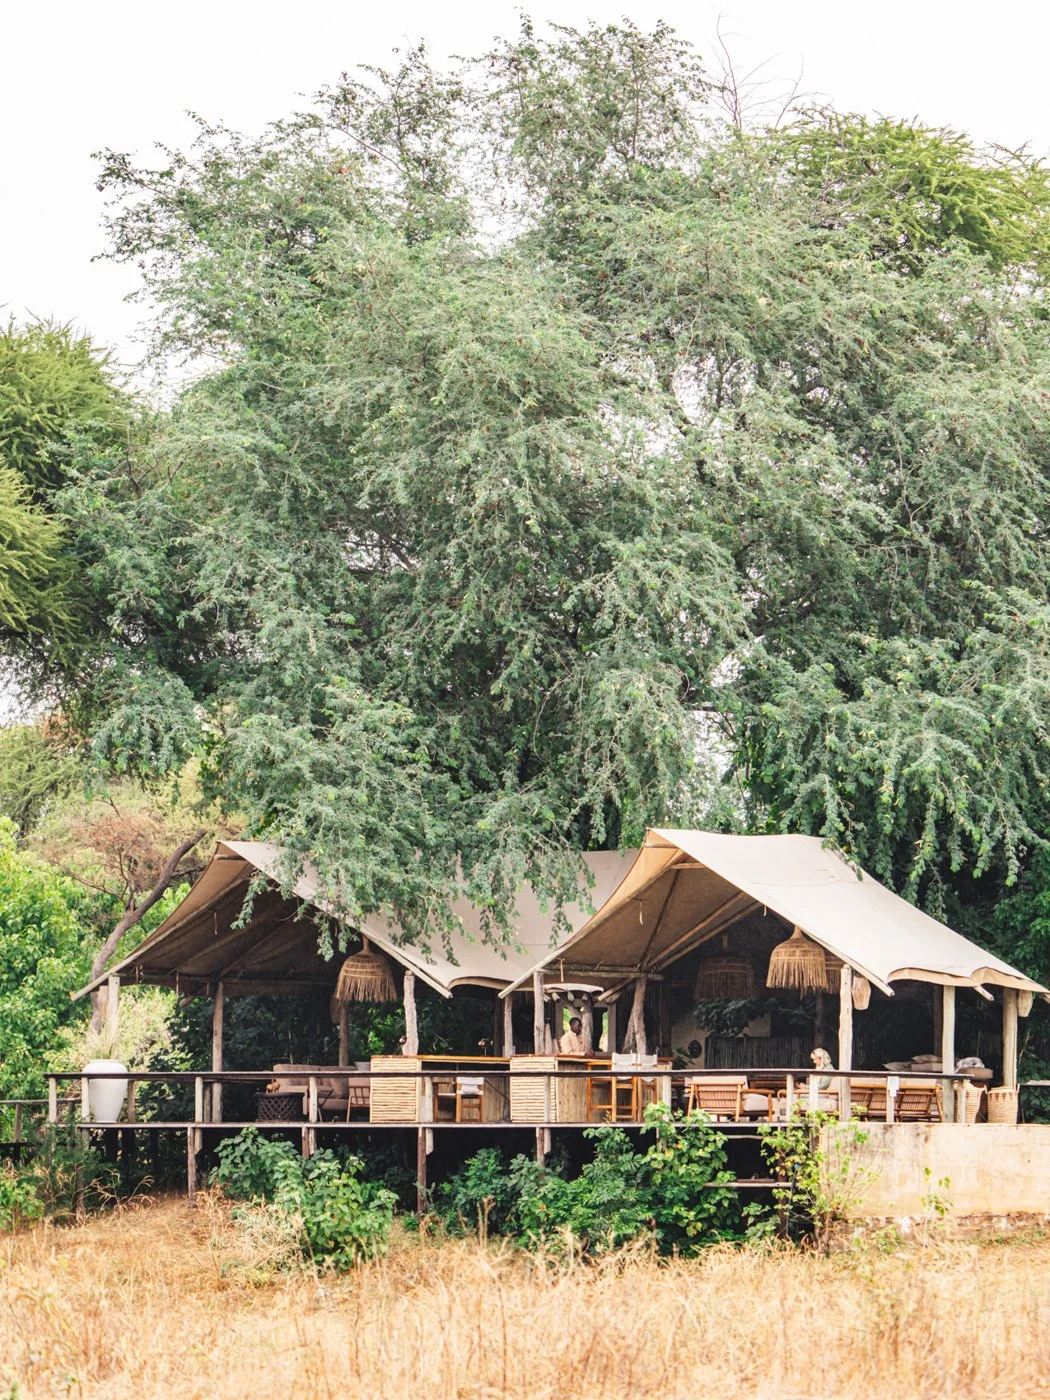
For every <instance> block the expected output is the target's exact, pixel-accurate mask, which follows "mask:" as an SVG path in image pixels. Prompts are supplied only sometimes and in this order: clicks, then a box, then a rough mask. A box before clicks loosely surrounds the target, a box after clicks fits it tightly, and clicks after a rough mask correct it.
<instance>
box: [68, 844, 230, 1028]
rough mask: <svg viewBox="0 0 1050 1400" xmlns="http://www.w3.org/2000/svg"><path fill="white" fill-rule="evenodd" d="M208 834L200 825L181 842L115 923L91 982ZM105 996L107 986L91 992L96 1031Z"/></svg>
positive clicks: (99, 1026)
mask: <svg viewBox="0 0 1050 1400" xmlns="http://www.w3.org/2000/svg"><path fill="white" fill-rule="evenodd" d="M205 834H206V833H205V831H204V828H203V827H201V829H200V831H198V832H197V833H196V834H195V835H193V836H190V837H189V838H188V839H187V840H185V841H183V843H182V845H181V846H179V847H178V848H177V849H176V850H175V851H173V852H172V853H171V855H170V856H169V857H168V859H167V861H166V863H165V865H164V869H163V870H162V871H161V872H160V875H159V876H158V877H157V882H156V884H155V885H154V886H153V888H152V889H151V890H150V892H149V894H147V895H145V896H144V897H143V898H142V899H141V900H140V901H139V903H138V904H135V905H131V904H129V906H128V908H127V909H126V910H125V911H124V916H123V918H122V919H121V920H120V922H119V923H118V924H117V925H116V927H115V928H114V929H113V931H112V933H110V934H109V936H108V937H107V938H106V940H105V942H104V943H103V944H102V947H101V948H100V949H99V950H98V952H97V953H96V954H95V959H94V962H92V964H91V980H92V982H94V981H95V979H96V978H98V977H101V976H102V974H103V973H104V972H105V970H106V964H107V963H108V962H109V960H110V958H111V957H112V956H113V954H114V953H115V952H116V950H117V948H118V946H119V944H120V940H121V939H122V938H123V937H124V935H125V934H126V933H127V931H128V929H129V928H134V927H135V925H136V924H137V923H138V922H139V920H140V919H141V918H142V916H143V915H144V914H147V913H148V912H149V911H150V910H151V909H152V908H153V906H154V905H155V904H156V902H157V900H158V899H160V897H161V895H162V894H163V893H164V891H165V890H166V889H167V888H168V886H169V885H171V884H172V883H173V882H174V881H175V880H176V878H177V877H178V873H179V863H180V861H182V860H183V858H184V857H185V856H187V855H188V854H189V852H190V851H192V850H193V848H194V846H195V845H196V844H197V842H198V841H200V840H202V839H203V837H204V836H205ZM105 999H106V990H105V988H104V987H98V988H96V990H95V991H93V992H92V993H91V1028H92V1030H96V1031H97V1030H100V1029H101V1028H102V1021H103V1018H104V1016H105Z"/></svg>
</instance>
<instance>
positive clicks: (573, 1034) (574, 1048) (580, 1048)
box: [558, 1016, 590, 1055]
mask: <svg viewBox="0 0 1050 1400" xmlns="http://www.w3.org/2000/svg"><path fill="white" fill-rule="evenodd" d="M558 1050H559V1053H561V1054H562V1055H588V1054H590V1051H589V1050H587V1049H586V1047H585V1046H584V1043H583V1022H582V1021H581V1020H580V1018H579V1016H574V1017H573V1018H572V1020H571V1021H570V1022H569V1029H568V1030H567V1031H566V1032H565V1034H564V1035H563V1036H562V1038H561V1039H560V1040H559V1041H558Z"/></svg>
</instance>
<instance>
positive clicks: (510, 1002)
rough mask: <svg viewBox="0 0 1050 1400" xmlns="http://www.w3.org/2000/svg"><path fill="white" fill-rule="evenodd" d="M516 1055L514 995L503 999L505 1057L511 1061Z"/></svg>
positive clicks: (510, 994) (511, 993)
mask: <svg viewBox="0 0 1050 1400" xmlns="http://www.w3.org/2000/svg"><path fill="white" fill-rule="evenodd" d="M513 1054H514V993H513V992H509V993H508V994H507V995H506V996H505V997H504V998H503V1055H504V1058H505V1059H508V1060H509V1059H510V1057H511V1056H512V1055H513Z"/></svg>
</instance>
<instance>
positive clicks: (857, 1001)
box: [851, 974, 871, 1011]
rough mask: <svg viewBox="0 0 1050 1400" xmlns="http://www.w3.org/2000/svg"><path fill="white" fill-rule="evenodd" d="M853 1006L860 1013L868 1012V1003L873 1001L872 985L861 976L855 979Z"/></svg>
mask: <svg viewBox="0 0 1050 1400" xmlns="http://www.w3.org/2000/svg"><path fill="white" fill-rule="evenodd" d="M851 993H852V996H853V1005H854V1007H855V1008H856V1010H858V1011H867V1009H868V1003H869V1002H870V1001H871V983H870V982H869V981H868V979H867V978H866V977H861V976H860V975H859V974H858V975H857V976H856V977H854V979H853V987H852V988H851Z"/></svg>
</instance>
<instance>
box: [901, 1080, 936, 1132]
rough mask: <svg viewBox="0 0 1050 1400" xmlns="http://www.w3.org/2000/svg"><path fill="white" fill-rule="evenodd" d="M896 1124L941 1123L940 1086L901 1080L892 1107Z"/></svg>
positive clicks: (920, 1081)
mask: <svg viewBox="0 0 1050 1400" xmlns="http://www.w3.org/2000/svg"><path fill="white" fill-rule="evenodd" d="M894 1110H895V1117H896V1119H897V1121H898V1123H941V1122H943V1121H944V1113H943V1110H942V1107H941V1086H940V1085H939V1084H934V1083H932V1082H929V1081H925V1082H924V1081H922V1080H914V1079H913V1080H902V1081H901V1086H900V1088H899V1089H898V1090H897V1099H896V1103H895V1105H894Z"/></svg>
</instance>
